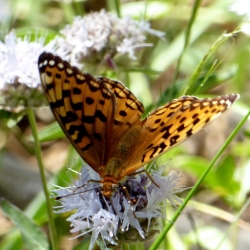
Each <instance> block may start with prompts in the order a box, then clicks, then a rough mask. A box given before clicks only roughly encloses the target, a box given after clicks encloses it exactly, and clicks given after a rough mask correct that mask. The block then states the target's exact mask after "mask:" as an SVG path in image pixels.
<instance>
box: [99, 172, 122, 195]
mask: <svg viewBox="0 0 250 250" xmlns="http://www.w3.org/2000/svg"><path fill="white" fill-rule="evenodd" d="M118 187H119V184H118V183H117V180H115V179H114V178H112V177H111V176H106V177H105V178H104V179H103V180H102V189H101V190H102V194H103V195H104V196H105V197H107V198H110V197H111V196H112V194H113V193H114V192H115V191H116V190H117V189H118Z"/></svg>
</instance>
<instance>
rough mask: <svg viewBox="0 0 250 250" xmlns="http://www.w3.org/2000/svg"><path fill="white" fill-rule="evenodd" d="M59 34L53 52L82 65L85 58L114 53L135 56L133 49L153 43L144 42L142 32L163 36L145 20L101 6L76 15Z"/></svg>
mask: <svg viewBox="0 0 250 250" xmlns="http://www.w3.org/2000/svg"><path fill="white" fill-rule="evenodd" d="M61 34H62V35H63V37H64V38H62V37H61V38H58V51H57V53H58V55H59V56H61V57H64V58H66V59H67V60H69V61H70V63H71V64H73V65H75V66H79V64H81V66H82V63H83V62H86V61H88V60H90V61H100V62H103V60H105V59H106V58H114V57H116V56H117V55H118V54H120V55H121V54H128V56H129V58H130V59H132V60H135V59H136V54H135V51H136V49H139V48H143V47H148V46H152V45H153V44H151V43H145V40H146V34H152V35H155V36H158V37H160V38H163V37H164V36H165V33H163V32H160V31H156V30H153V29H151V28H150V24H149V23H148V22H146V21H136V20H133V19H131V18H130V17H125V18H118V17H117V16H114V15H111V14H110V13H107V12H106V11H104V10H102V11H100V12H93V13H91V14H89V15H86V16H84V17H79V16H78V17H76V18H75V19H74V22H73V24H72V25H67V26H66V27H65V28H64V29H63V30H62V31H61Z"/></svg>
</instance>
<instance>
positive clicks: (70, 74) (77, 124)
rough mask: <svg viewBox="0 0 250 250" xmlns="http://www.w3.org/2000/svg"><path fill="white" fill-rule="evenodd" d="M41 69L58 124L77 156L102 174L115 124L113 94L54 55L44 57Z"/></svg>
mask: <svg viewBox="0 0 250 250" xmlns="http://www.w3.org/2000/svg"><path fill="white" fill-rule="evenodd" d="M38 65H39V70H40V75H41V81H42V85H43V88H44V90H45V93H46V97H47V99H48V101H49V103H50V106H51V109H52V111H53V113H54V115H55V117H56V119H57V121H58V122H59V124H60V125H61V127H62V129H63V131H64V132H65V134H66V135H67V137H68V139H69V140H70V142H71V143H72V145H73V146H74V147H75V149H76V150H77V152H78V153H79V154H80V155H81V156H82V158H83V159H84V160H85V161H86V162H87V163H88V164H89V165H90V166H91V167H92V168H93V169H95V170H96V171H98V170H99V168H100V167H101V166H102V165H103V161H104V154H105V146H106V137H107V133H108V132H109V131H108V130H109V129H108V124H109V125H110V124H112V121H113V114H114V95H113V93H112V92H111V91H110V90H109V89H108V88H107V87H106V86H105V85H103V84H102V82H101V81H100V80H98V79H96V78H94V77H92V76H91V75H89V74H82V73H81V72H80V71H79V70H78V69H76V68H74V67H71V66H70V65H69V64H68V63H67V62H65V61H63V60H62V59H61V58H59V57H57V56H53V55H52V54H50V53H43V54H42V55H41V56H40V57H39V61H38ZM111 129H112V127H111Z"/></svg>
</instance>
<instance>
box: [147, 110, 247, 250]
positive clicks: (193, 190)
mask: <svg viewBox="0 0 250 250" xmlns="http://www.w3.org/2000/svg"><path fill="white" fill-rule="evenodd" d="M249 115H250V110H249V111H248V113H247V115H246V116H245V117H244V118H243V119H242V120H241V122H240V123H239V124H238V125H237V127H236V128H235V129H234V130H233V132H232V133H231V135H230V136H229V137H228V138H227V140H226V142H225V143H224V145H223V146H222V147H221V149H220V150H219V152H218V153H217V154H216V156H215V157H214V158H213V160H212V161H211V163H210V165H209V166H208V168H207V169H206V171H205V172H204V174H203V175H202V176H201V177H200V179H199V180H198V181H197V183H196V184H195V186H194V187H193V188H192V190H191V191H190V192H189V193H188V195H187V197H186V199H185V200H184V202H183V203H182V205H181V206H180V207H179V208H178V210H177V211H176V212H175V214H174V217H173V218H172V219H171V223H168V224H167V226H166V227H165V228H164V229H163V232H162V233H161V234H160V235H159V237H158V238H157V240H156V241H155V242H154V243H153V244H152V246H151V247H150V248H149V250H155V249H158V247H159V245H160V243H161V242H162V241H163V240H164V238H165V235H166V234H167V233H168V231H169V230H170V229H171V227H172V226H173V225H174V223H175V221H176V220H177V219H178V217H179V215H180V214H181V212H182V211H183V209H184V208H185V207H186V205H187V203H188V201H189V200H190V199H191V197H192V196H193V195H194V193H195V192H196V190H197V189H198V187H199V186H200V184H201V183H202V181H203V180H204V178H205V177H206V175H207V174H208V173H209V171H210V170H211V168H212V166H213V165H214V164H215V162H216V161H217V160H218V158H219V157H220V156H221V154H222V153H223V151H224V150H225V149H226V147H227V146H228V144H229V143H230V142H231V141H232V140H233V138H234V137H235V135H236V134H237V133H238V132H239V130H240V129H241V128H242V126H243V125H244V124H245V122H246V121H247V118H248V116H249Z"/></svg>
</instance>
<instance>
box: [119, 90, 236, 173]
mask: <svg viewBox="0 0 250 250" xmlns="http://www.w3.org/2000/svg"><path fill="white" fill-rule="evenodd" d="M237 98H238V95H237V94H232V95H227V96H222V97H216V98H212V99H210V98H205V99H199V98H197V97H192V96H183V97H180V98H179V99H175V100H173V101H171V102H169V103H167V104H165V105H164V106H163V107H159V108H157V109H156V110H155V111H153V112H152V113H151V114H149V116H148V117H147V118H146V119H145V120H143V121H141V122H140V124H138V125H137V126H138V127H140V133H138V135H137V138H136V140H135V141H136V143H135V144H134V145H131V150H130V152H129V155H130V157H129V158H127V160H126V161H124V162H123V164H124V165H123V169H124V171H123V174H122V175H123V176H126V175H129V174H131V173H133V172H135V171H136V170H137V169H138V168H140V167H141V166H143V165H145V164H146V163H148V162H149V161H151V160H153V159H155V158H156V157H158V156H159V155H161V154H162V153H164V152H166V151H168V150H169V149H171V148H172V147H174V146H176V145H178V144H179V143H181V142H183V141H184V140H186V139H187V138H188V137H190V136H191V135H193V134H195V133H197V132H198V131H199V130H201V129H202V128H203V127H204V126H205V125H206V124H207V123H208V122H210V121H212V120H214V119H215V118H217V117H218V116H219V115H220V114H222V113H223V112H224V111H225V110H227V109H228V108H229V107H230V106H231V104H232V103H233V102H234V101H235V100H236V99H237ZM129 133H130V132H128V133H127V134H129ZM122 140H124V141H126V135H125V136H124V138H122Z"/></svg>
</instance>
